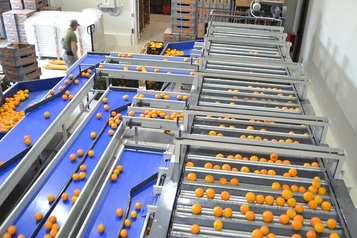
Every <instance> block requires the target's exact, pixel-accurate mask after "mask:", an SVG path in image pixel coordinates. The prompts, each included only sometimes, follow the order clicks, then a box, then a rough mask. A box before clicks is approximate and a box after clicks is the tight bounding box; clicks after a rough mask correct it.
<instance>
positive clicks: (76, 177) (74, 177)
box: [72, 173, 79, 181]
mask: <svg viewBox="0 0 357 238" xmlns="http://www.w3.org/2000/svg"><path fill="white" fill-rule="evenodd" d="M72 179H73V181H77V180H78V179H79V174H77V173H74V174H72Z"/></svg>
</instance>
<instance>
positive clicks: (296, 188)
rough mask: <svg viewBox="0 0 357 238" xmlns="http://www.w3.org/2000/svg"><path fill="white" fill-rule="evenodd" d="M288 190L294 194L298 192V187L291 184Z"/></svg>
mask: <svg viewBox="0 0 357 238" xmlns="http://www.w3.org/2000/svg"><path fill="white" fill-rule="evenodd" d="M290 190H291V192H293V193H296V192H298V191H299V186H297V185H296V184H293V185H291V186H290Z"/></svg>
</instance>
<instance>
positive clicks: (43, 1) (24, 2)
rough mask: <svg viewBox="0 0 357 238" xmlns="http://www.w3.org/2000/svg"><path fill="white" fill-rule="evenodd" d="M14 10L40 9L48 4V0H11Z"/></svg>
mask: <svg viewBox="0 0 357 238" xmlns="http://www.w3.org/2000/svg"><path fill="white" fill-rule="evenodd" d="M10 3H11V9H12V10H23V9H29V10H39V9H40V8H41V7H44V6H47V5H48V3H47V0H10Z"/></svg>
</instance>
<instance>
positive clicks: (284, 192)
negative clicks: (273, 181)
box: [281, 189, 293, 201]
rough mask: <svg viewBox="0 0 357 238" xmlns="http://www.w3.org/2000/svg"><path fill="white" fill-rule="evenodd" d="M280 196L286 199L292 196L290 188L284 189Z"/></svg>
mask: <svg viewBox="0 0 357 238" xmlns="http://www.w3.org/2000/svg"><path fill="white" fill-rule="evenodd" d="M281 196H282V197H283V198H284V199H285V200H286V201H287V200H288V199H289V198H292V197H293V193H292V192H291V191H290V190H287V189H285V190H283V191H282V192H281Z"/></svg>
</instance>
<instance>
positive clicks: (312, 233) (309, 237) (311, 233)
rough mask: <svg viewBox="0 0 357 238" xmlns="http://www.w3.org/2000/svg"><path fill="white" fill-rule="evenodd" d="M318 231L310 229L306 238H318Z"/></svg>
mask: <svg viewBox="0 0 357 238" xmlns="http://www.w3.org/2000/svg"><path fill="white" fill-rule="evenodd" d="M316 236H317V235H316V232H315V231H308V232H306V238H316Z"/></svg>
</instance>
